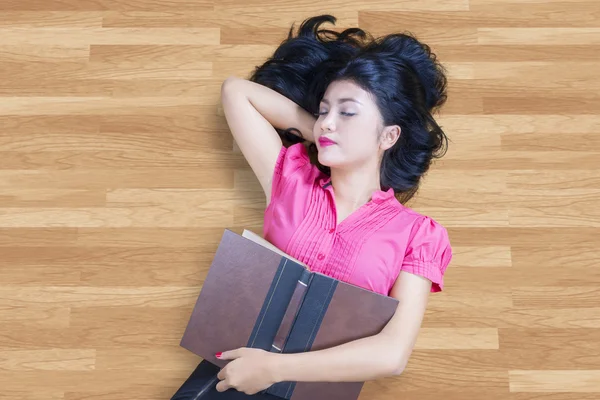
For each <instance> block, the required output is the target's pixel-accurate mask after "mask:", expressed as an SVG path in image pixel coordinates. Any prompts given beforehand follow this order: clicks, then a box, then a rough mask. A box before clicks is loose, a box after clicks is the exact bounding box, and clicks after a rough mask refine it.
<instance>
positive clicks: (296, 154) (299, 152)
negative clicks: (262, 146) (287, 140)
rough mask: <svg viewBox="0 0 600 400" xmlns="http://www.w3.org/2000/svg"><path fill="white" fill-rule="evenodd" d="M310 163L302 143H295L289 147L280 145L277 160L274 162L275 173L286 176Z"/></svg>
mask: <svg viewBox="0 0 600 400" xmlns="http://www.w3.org/2000/svg"><path fill="white" fill-rule="evenodd" d="M308 164H310V158H309V156H308V150H307V149H306V146H305V145H304V144H302V143H296V144H293V145H291V146H289V147H285V146H281V150H280V151H279V156H278V157H277V162H276V163H275V173H276V174H279V175H282V176H288V175H290V174H292V173H294V172H296V170H298V168H301V167H304V166H306V165H308Z"/></svg>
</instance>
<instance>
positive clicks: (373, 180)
mask: <svg viewBox="0 0 600 400" xmlns="http://www.w3.org/2000/svg"><path fill="white" fill-rule="evenodd" d="M331 185H332V186H333V189H334V191H335V199H336V203H338V204H343V205H345V206H347V207H350V208H358V207H360V206H362V205H363V204H365V203H367V202H368V201H369V200H371V196H372V195H373V192H374V191H376V190H380V189H381V186H380V184H379V171H378V170H377V169H376V168H372V167H369V168H366V167H363V168H357V169H353V170H347V169H344V170H340V169H334V168H332V169H331Z"/></svg>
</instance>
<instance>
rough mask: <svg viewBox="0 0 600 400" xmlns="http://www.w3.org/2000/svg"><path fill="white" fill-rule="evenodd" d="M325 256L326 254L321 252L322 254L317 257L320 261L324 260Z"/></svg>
mask: <svg viewBox="0 0 600 400" xmlns="http://www.w3.org/2000/svg"><path fill="white" fill-rule="evenodd" d="M324 258H325V255H324V254H323V253H321V254H319V255H318V256H317V259H318V260H319V261H323V259H324Z"/></svg>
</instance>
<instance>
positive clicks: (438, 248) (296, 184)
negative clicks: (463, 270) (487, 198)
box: [263, 143, 452, 295]
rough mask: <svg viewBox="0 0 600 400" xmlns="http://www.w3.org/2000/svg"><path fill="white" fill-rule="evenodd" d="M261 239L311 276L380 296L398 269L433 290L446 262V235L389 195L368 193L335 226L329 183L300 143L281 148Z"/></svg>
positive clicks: (448, 254)
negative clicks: (427, 282) (424, 281)
mask: <svg viewBox="0 0 600 400" xmlns="http://www.w3.org/2000/svg"><path fill="white" fill-rule="evenodd" d="M263 236H264V238H265V239H267V240H268V241H269V242H271V243H272V244H274V245H275V246H277V247H278V248H280V249H281V250H283V251H285V252H286V253H287V254H289V255H291V256H292V257H295V258H297V259H298V260H300V261H302V262H304V263H305V264H307V265H308V266H309V267H310V269H311V270H312V271H316V272H320V273H322V274H325V275H328V276H331V277H333V278H336V279H339V280H341V281H344V282H347V283H350V284H353V285H356V286H359V287H362V288H364V289H368V290H372V291H374V292H377V293H381V294H384V295H389V292H390V290H391V288H392V287H393V285H394V282H395V281H396V278H397V277H398V275H399V274H400V271H402V270H404V271H407V272H410V273H413V274H417V275H421V276H423V277H425V278H427V279H429V280H431V281H432V287H431V291H432V292H439V291H441V290H442V289H443V285H444V281H443V276H444V273H445V271H446V268H447V266H448V264H449V263H450V261H451V259H452V248H451V245H450V241H449V237H448V232H447V230H446V229H445V228H444V227H443V226H442V225H440V224H439V223H437V222H436V221H435V220H433V219H432V218H430V217H427V216H424V215H422V214H419V213H417V212H416V211H414V210H412V209H410V208H408V207H405V206H404V205H402V204H401V203H400V202H399V201H398V200H397V199H396V198H395V196H394V191H393V189H389V190H387V191H383V190H379V191H376V192H374V193H373V195H372V198H371V200H370V201H369V202H368V203H366V204H364V205H363V206H361V207H360V208H359V209H357V210H356V211H354V212H353V213H352V214H350V215H349V216H348V217H346V218H345V219H344V220H343V221H342V222H341V223H339V224H338V223H337V211H336V207H335V197H334V192H333V187H332V186H331V178H330V177H329V176H327V175H326V174H323V173H322V172H321V171H320V170H319V169H318V168H317V167H316V166H315V165H313V164H311V163H310V159H309V156H308V152H307V150H306V147H305V146H304V145H303V144H302V143H298V144H294V145H292V146H290V147H285V146H284V147H282V148H281V151H280V154H279V157H278V159H277V163H276V166H275V171H274V174H273V182H272V190H271V199H270V202H269V205H268V206H267V208H266V210H265V217H264V231H263Z"/></svg>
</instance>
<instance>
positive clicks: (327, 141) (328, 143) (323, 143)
mask: <svg viewBox="0 0 600 400" xmlns="http://www.w3.org/2000/svg"><path fill="white" fill-rule="evenodd" d="M319 144H320V145H321V146H322V147H325V146H331V145H332V144H335V142H334V141H333V140H331V139H327V138H324V137H320V138H319Z"/></svg>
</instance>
